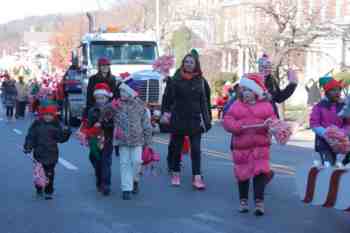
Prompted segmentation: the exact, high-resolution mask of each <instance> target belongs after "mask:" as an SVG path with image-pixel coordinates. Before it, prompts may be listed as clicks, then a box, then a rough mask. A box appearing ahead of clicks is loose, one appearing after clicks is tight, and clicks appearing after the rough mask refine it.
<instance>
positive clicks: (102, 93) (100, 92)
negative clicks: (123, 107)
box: [94, 89, 113, 97]
mask: <svg viewBox="0 0 350 233" xmlns="http://www.w3.org/2000/svg"><path fill="white" fill-rule="evenodd" d="M96 95H104V96H107V97H112V96H113V94H112V93H110V92H108V91H106V90H103V89H97V90H95V91H94V96H96Z"/></svg>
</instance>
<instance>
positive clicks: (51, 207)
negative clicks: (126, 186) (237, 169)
mask: <svg viewBox="0 0 350 233" xmlns="http://www.w3.org/2000/svg"><path fill="white" fill-rule="evenodd" d="M29 123H30V120H29V119H26V120H19V121H17V122H14V123H6V122H5V121H4V120H3V119H0V137H1V139H2V142H1V147H0V155H1V163H0V177H1V179H0V187H1V192H0V200H1V202H0V203H1V206H0V229H1V230H0V232H1V233H235V232H237V233H302V232H305V233H306V232H308V233H310V232H312V233H349V232H350V214H349V213H344V212H341V211H337V210H334V209H325V208H319V207H314V206H307V205H304V204H303V203H302V202H301V201H300V200H299V198H298V195H297V193H296V187H295V179H294V177H295V169H296V168H297V167H298V166H300V165H302V164H305V163H310V162H311V161H312V156H315V155H313V152H312V150H311V149H310V148H306V147H299V146H277V145H273V147H272V163H273V168H274V169H275V171H276V177H275V179H274V180H273V182H272V183H271V184H270V185H269V186H268V187H267V190H266V201H265V202H266V203H265V205H266V215H265V216H264V217H261V218H257V217H255V216H254V215H253V213H252V212H250V213H248V214H239V213H238V212H237V208H238V191H237V185H236V183H235V180H234V178H233V175H232V163H231V161H230V154H229V135H228V134H226V133H225V132H224V131H223V130H222V128H221V127H220V126H219V125H216V126H214V128H213V130H212V131H211V132H210V133H209V134H208V135H206V136H205V137H204V138H203V173H204V176H205V181H206V183H207V186H208V187H207V190H206V191H204V192H198V191H194V190H193V189H192V187H191V174H190V173H191V169H190V162H189V158H188V157H185V159H184V160H185V167H184V171H183V174H182V185H181V187H179V188H174V187H171V186H170V178H169V176H168V174H167V172H166V166H165V164H166V163H165V161H166V159H165V157H166V143H167V136H166V135H161V136H157V137H156V138H155V144H154V147H155V149H156V150H157V151H158V152H160V154H161V156H162V161H161V164H160V166H161V168H162V172H161V174H160V175H157V176H154V175H152V174H150V172H149V171H146V172H145V174H144V176H143V178H142V184H141V193H140V194H139V195H138V196H137V197H135V198H134V199H133V200H132V201H123V200H122V199H121V191H120V175H119V159H118V158H117V157H113V177H112V181H113V182H112V183H113V184H112V194H111V196H109V197H103V196H101V195H100V194H99V193H97V192H96V190H95V185H94V176H93V170H92V168H91V165H90V164H89V161H88V156H87V154H88V152H87V150H86V148H83V147H82V146H80V145H79V143H78V142H77V140H76V139H74V138H71V140H70V141H69V142H68V143H66V144H63V145H61V146H60V150H61V153H60V154H61V162H60V163H59V164H58V165H57V169H56V184H55V186H56V193H55V196H54V199H53V200H51V201H45V200H40V199H37V198H36V196H35V193H34V189H33V186H32V164H31V161H30V160H29V159H28V158H27V157H25V155H24V154H23V153H22V152H21V151H22V150H21V148H22V144H23V140H24V137H25V133H26V131H27V128H28V125H29ZM307 143H308V142H297V141H296V142H293V144H294V145H298V144H300V145H301V146H305V144H307ZM251 204H253V203H252V202H251ZM251 207H252V208H253V205H251Z"/></svg>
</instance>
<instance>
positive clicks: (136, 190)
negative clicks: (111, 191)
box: [132, 181, 140, 194]
mask: <svg viewBox="0 0 350 233" xmlns="http://www.w3.org/2000/svg"><path fill="white" fill-rule="evenodd" d="M139 192H140V188H139V182H136V181H134V188H133V190H132V193H133V194H138V193H139Z"/></svg>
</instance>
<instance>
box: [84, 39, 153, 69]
mask: <svg viewBox="0 0 350 233" xmlns="http://www.w3.org/2000/svg"><path fill="white" fill-rule="evenodd" d="M90 57H91V63H92V65H93V66H96V65H97V61H98V59H99V58H100V57H107V58H108V59H109V60H110V61H111V64H112V65H113V64H127V65H133V64H152V63H153V62H154V60H155V59H156V58H157V45H156V43H155V42H125V41H123V42H120V41H118V42H116V41H96V42H92V43H91V47H90Z"/></svg>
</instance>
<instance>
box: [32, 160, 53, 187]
mask: <svg viewBox="0 0 350 233" xmlns="http://www.w3.org/2000/svg"><path fill="white" fill-rule="evenodd" d="M55 167H56V164H49V165H45V164H43V168H44V171H45V175H46V177H47V178H48V180H49V183H48V184H47V185H46V187H45V190H44V191H45V193H46V194H52V193H53V192H54V178H55ZM36 189H37V190H38V191H42V188H40V187H36Z"/></svg>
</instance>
